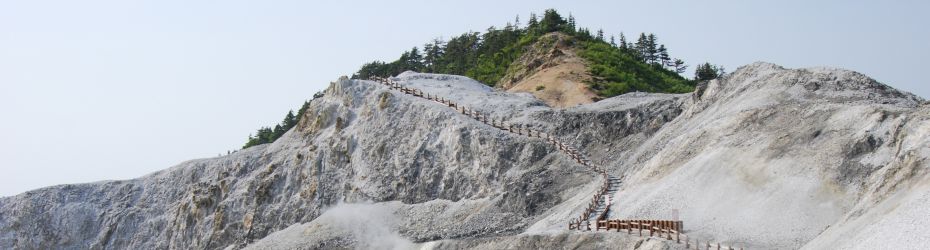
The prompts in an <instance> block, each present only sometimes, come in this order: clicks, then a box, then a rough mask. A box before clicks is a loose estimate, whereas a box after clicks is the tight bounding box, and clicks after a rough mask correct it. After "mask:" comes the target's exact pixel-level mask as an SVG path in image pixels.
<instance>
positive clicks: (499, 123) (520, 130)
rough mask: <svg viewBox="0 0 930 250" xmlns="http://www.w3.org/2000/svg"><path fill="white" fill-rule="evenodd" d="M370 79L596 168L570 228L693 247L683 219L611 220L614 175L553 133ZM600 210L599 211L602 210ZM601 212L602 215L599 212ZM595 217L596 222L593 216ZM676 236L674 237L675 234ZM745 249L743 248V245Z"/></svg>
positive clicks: (697, 247)
mask: <svg viewBox="0 0 930 250" xmlns="http://www.w3.org/2000/svg"><path fill="white" fill-rule="evenodd" d="M369 81H373V82H377V83H379V84H382V85H385V86H387V87H388V88H390V89H392V90H397V91H400V92H401V93H404V94H408V95H412V96H415V97H420V98H424V99H427V100H430V101H433V102H436V103H439V104H442V105H445V106H447V107H449V108H452V109H454V110H455V111H456V112H458V113H460V114H463V115H466V116H468V117H471V118H472V119H475V120H477V121H479V122H481V123H484V124H487V125H489V126H491V127H494V128H497V129H500V130H503V131H507V132H510V133H515V134H518V135H522V136H527V137H531V138H538V139H542V140H545V141H546V142H547V143H549V144H551V145H553V146H555V147H556V148H558V149H559V151H560V152H562V153H564V154H566V155H568V156H569V157H570V158H572V160H574V161H575V162H576V163H578V164H581V165H582V166H585V167H588V168H589V169H591V170H592V171H594V172H595V173H596V174H597V175H600V176H601V177H602V178H603V179H604V180H603V183H602V184H601V186H599V187H598V189H597V192H595V194H594V195H593V196H592V197H591V200H590V201H589V202H588V206H587V207H586V208H585V209H584V211H583V212H582V213H581V215H580V216H578V217H577V218H573V219H570V220H569V222H568V229H569V230H586V231H590V230H591V226H592V224H593V226H594V230H595V231H600V230H601V229H604V230H605V231H610V230H611V229H615V230H617V232H620V231H621V230H623V231H626V232H627V234H631V235H632V234H633V230H636V231H637V232H638V235H639V236H644V234H643V231H644V230H645V231H648V232H649V236H648V237H655V238H660V239H666V240H669V241H673V240H674V241H675V242H676V243H682V238H684V243H683V244H685V248H686V249H690V248H691V247H692V244H691V239H690V238H689V237H688V236H687V235H685V234H683V233H681V232H682V224H683V223H682V221H671V220H627V219H612V220H608V219H607V216H608V212H609V209H610V204H608V203H607V202H606V201H604V199H603V197H605V196H607V195H608V191H609V190H610V187H611V181H610V179H611V178H610V175H609V174H608V173H607V170H605V169H604V168H602V167H600V166H597V165H595V164H593V163H592V162H591V161H590V160H588V159H587V158H586V157H585V156H584V155H583V154H582V153H581V152H580V151H578V150H577V149H575V148H574V147H571V146H569V145H568V144H565V143H563V142H562V141H560V140H558V139H557V138H555V137H552V135H550V134H547V133H543V132H541V131H537V130H534V129H530V128H526V126H523V125H518V126H516V127H515V126H514V125H513V124H511V123H506V122H504V120H495V119H494V118H491V117H489V116H488V115H485V114H482V113H481V112H478V111H476V110H473V109H469V108H467V107H465V106H462V105H459V104H457V103H455V102H452V101H450V100H447V99H445V98H443V97H440V96H437V95H434V94H430V93H426V92H423V91H421V90H419V89H415V88H410V87H405V86H402V85H400V84H399V83H397V82H395V81H393V80H391V79H389V78H380V77H372V78H370V79H369ZM600 205H604V207H603V209H601V210H600V211H598V209H597V208H598V207H599V206H600ZM598 212H599V213H598ZM596 213H598V214H596ZM592 216H593V217H594V220H593V222H592V220H591V217H592ZM663 235H664V236H663ZM673 235H674V236H673ZM699 243H700V241H699V240H697V239H695V240H694V245H693V246H694V247H695V249H700V248H701V247H706V249H712V248H711V247H712V246H715V247H716V248H715V249H718V250H719V249H737V248H733V247H732V246H725V245H721V244H720V243H713V244H712V243H710V241H706V242H704V245H703V246H702V245H700V244H699ZM739 249H740V250H742V249H743V248H742V247H741V248H739Z"/></svg>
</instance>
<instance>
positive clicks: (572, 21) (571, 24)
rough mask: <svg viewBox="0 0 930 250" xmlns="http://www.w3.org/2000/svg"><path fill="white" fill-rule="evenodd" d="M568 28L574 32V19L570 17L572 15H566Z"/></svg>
mask: <svg viewBox="0 0 930 250" xmlns="http://www.w3.org/2000/svg"><path fill="white" fill-rule="evenodd" d="M568 28H569V29H571V32H572V33H574V32H575V17H574V16H572V13H568Z"/></svg>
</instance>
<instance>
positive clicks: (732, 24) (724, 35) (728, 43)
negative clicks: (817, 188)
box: [0, 0, 930, 196]
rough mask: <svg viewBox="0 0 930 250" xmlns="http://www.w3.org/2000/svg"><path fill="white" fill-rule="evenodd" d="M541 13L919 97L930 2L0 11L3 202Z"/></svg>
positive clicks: (161, 161) (344, 4)
mask: <svg viewBox="0 0 930 250" xmlns="http://www.w3.org/2000/svg"><path fill="white" fill-rule="evenodd" d="M547 8H554V9H556V10H558V11H559V12H560V13H562V14H566V15H567V14H569V13H571V14H572V15H573V16H574V17H575V18H576V20H577V22H578V26H580V27H588V28H590V29H591V30H597V29H604V31H605V32H606V33H607V34H612V35H616V34H619V33H620V32H624V33H625V34H627V37H631V36H636V35H637V34H639V33H640V32H649V33H654V34H656V36H657V37H658V40H659V42H660V43H663V44H665V45H666V46H667V47H668V48H669V52H670V54H671V55H672V56H673V57H678V58H681V59H683V60H684V61H685V62H687V63H688V64H690V65H691V66H692V67H691V68H692V69H693V68H694V67H693V65H695V64H698V63H703V62H711V63H714V64H719V65H722V66H724V67H725V68H726V69H728V70H729V71H732V70H733V69H736V68H737V67H739V66H741V65H745V64H748V63H752V62H756V61H767V62H772V63H776V64H779V65H782V66H785V67H789V68H799V67H812V66H832V67H840V68H847V69H851V70H855V71H859V72H862V73H865V74H867V75H869V76H871V77H873V78H875V79H877V80H879V81H881V82H883V83H885V84H888V85H891V86H893V87H895V88H898V89H901V90H905V91H908V92H912V93H914V94H917V95H919V96H921V97H924V98H927V97H930V84H928V83H927V81H926V80H925V78H924V77H925V76H926V73H925V72H924V71H923V70H922V68H924V67H925V66H923V65H922V63H923V61H924V59H926V58H930V46H927V44H930V32H928V30H927V28H926V24H928V23H930V15H927V14H926V13H928V11H930V1H834V0H827V1H795V0H789V1H735V0H734V1H684V0H682V1H485V0H471V1H442V2H440V1H390V2H387V1H339V2H338V3H319V2H316V1H274V0H269V1H237V0H233V1H192V0H186V1H178V0H158V1H125V0H119V1H99V0H85V1H48V0H30V1H2V0H0V131H2V133H0V172H2V174H0V196H10V195H15V194H18V193H22V192H25V191H28V190H32V189H36V188H41V187H44V186H50V185H58V184H66V183H83V182H95V181H101V180H117V179H129V178H135V177H139V176H142V175H145V174H148V173H152V172H154V171H158V170H161V169H165V168H168V167H171V166H174V165H176V164H178V163H181V162H183V161H185V160H190V159H197V158H206V157H215V156H217V155H219V154H225V153H226V152H227V151H228V150H234V149H237V148H239V147H241V146H242V145H243V144H244V143H245V141H246V137H247V136H248V135H249V134H250V133H254V131H255V130H256V129H257V128H259V127H261V126H270V125H273V124H275V123H278V122H280V121H281V119H282V118H283V116H284V114H286V113H287V111H288V110H296V109H297V108H299V106H300V105H301V104H302V103H303V102H304V101H305V100H307V99H309V98H310V97H311V96H312V95H313V93H315V92H317V91H320V90H322V89H324V88H326V87H327V86H328V84H329V82H331V81H333V80H335V79H337V78H339V76H342V75H351V73H352V72H354V71H355V70H357V69H358V67H359V66H360V65H361V64H363V63H365V62H368V61H372V60H382V61H391V60H394V59H396V58H397V57H398V56H399V55H400V53H401V52H402V51H404V50H409V49H410V48H412V47H413V46H422V44H424V43H426V42H428V41H430V40H432V39H433V38H437V37H443V38H449V37H451V36H454V35H458V34H461V33H463V32H467V31H483V30H485V29H487V27H489V26H492V25H494V26H497V27H501V26H503V25H505V24H506V23H507V22H511V21H513V20H514V19H515V17H516V16H517V15H519V16H520V18H521V21H523V23H525V22H526V20H527V18H528V16H529V13H531V12H535V13H542V12H543V10H545V9H547ZM688 76H689V77H690V76H691V75H688Z"/></svg>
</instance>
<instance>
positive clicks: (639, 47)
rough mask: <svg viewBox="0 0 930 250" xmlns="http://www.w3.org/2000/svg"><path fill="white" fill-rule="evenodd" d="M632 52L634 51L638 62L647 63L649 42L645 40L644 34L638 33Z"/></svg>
mask: <svg viewBox="0 0 930 250" xmlns="http://www.w3.org/2000/svg"><path fill="white" fill-rule="evenodd" d="M633 50H635V51H636V54H637V55H638V56H639V58H640V60H642V61H643V62H649V55H648V51H649V41H648V40H647V38H646V33H639V38H638V39H636V44H635V45H634V46H633Z"/></svg>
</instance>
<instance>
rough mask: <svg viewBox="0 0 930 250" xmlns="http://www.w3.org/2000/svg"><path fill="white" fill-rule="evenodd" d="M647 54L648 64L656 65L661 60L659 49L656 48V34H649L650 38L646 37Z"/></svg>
mask: <svg viewBox="0 0 930 250" xmlns="http://www.w3.org/2000/svg"><path fill="white" fill-rule="evenodd" d="M646 54H647V55H648V56H647V58H646V62H648V63H655V62H657V61H658V59H659V55H658V54H659V49H658V48H656V35H655V34H649V36H647V37H646Z"/></svg>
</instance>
